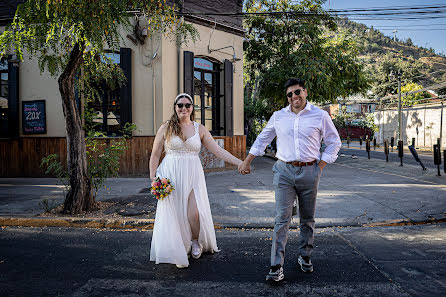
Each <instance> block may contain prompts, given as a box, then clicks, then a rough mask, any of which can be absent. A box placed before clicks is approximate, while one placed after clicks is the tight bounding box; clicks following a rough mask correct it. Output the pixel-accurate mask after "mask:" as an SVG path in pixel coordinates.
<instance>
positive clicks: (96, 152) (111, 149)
mask: <svg viewBox="0 0 446 297" xmlns="http://www.w3.org/2000/svg"><path fill="white" fill-rule="evenodd" d="M135 129H136V126H135V124H130V123H126V124H125V125H124V127H123V128H122V135H123V136H122V137H117V138H111V139H107V140H104V138H106V137H107V135H105V134H104V133H103V132H98V131H88V134H87V137H86V139H85V142H86V145H87V160H88V165H87V168H88V175H89V177H90V178H91V180H92V183H93V187H94V189H95V196H96V193H97V191H98V189H99V188H101V187H102V186H103V185H104V182H105V180H106V179H107V178H109V177H117V176H118V173H119V160H120V158H121V156H122V154H123V153H124V152H125V151H126V150H127V149H128V145H127V139H128V138H130V136H131V135H132V132H133V131H134V130H135Z"/></svg>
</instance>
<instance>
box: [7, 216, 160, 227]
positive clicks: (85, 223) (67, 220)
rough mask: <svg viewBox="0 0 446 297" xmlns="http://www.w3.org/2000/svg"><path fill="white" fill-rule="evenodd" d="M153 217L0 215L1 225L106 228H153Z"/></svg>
mask: <svg viewBox="0 0 446 297" xmlns="http://www.w3.org/2000/svg"><path fill="white" fill-rule="evenodd" d="M154 222H155V220H154V219H131V220H127V219H102V218H75V217H58V218H21V217H0V226H1V227H7V226H8V227H13V226H21V227H65V228H66V227H70V228H97V229H102V228H107V229H140V230H151V229H153V224H154Z"/></svg>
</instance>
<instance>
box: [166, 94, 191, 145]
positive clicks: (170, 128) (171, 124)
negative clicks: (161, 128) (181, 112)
mask: <svg viewBox="0 0 446 297" xmlns="http://www.w3.org/2000/svg"><path fill="white" fill-rule="evenodd" d="M181 98H186V99H188V100H189V101H190V103H191V104H192V108H193V105H194V100H193V99H192V97H191V96H190V95H189V94H186V93H181V94H178V96H177V97H175V101H174V102H173V115H172V116H171V117H170V120H169V121H168V123H167V130H166V134H165V138H166V141H167V142H169V141H170V138H171V137H172V135H177V136H178V137H180V138H181V139H182V140H183V141H186V138H185V137H184V135H183V132H182V131H181V127H180V119H179V118H178V114H177V112H176V110H175V105H176V104H177V102H178V101H179V100H180V99H181ZM194 119H195V115H194V110H192V113H191V114H190V120H191V121H193V120H194Z"/></svg>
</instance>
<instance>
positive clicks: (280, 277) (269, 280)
mask: <svg viewBox="0 0 446 297" xmlns="http://www.w3.org/2000/svg"><path fill="white" fill-rule="evenodd" d="M284 278H285V275H283V274H282V275H281V276H279V277H278V278H277V279H275V278H274V277H272V276H269V275H267V276H266V281H267V282H275V283H277V282H281V281H283V279H284Z"/></svg>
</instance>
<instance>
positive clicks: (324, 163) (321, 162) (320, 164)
mask: <svg viewBox="0 0 446 297" xmlns="http://www.w3.org/2000/svg"><path fill="white" fill-rule="evenodd" d="M317 166H319V168H320V169H321V172H322V170H324V167H325V166H327V162H325V161H322V160H321V161H320V162H319V163H318V164H317Z"/></svg>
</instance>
